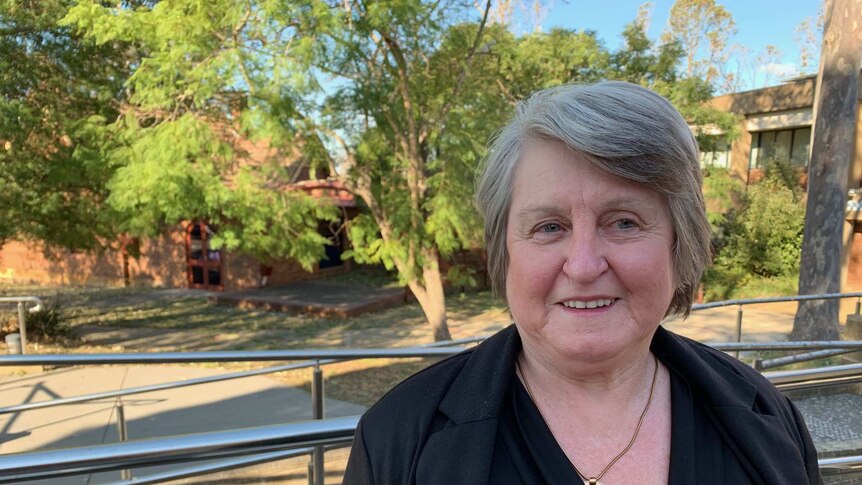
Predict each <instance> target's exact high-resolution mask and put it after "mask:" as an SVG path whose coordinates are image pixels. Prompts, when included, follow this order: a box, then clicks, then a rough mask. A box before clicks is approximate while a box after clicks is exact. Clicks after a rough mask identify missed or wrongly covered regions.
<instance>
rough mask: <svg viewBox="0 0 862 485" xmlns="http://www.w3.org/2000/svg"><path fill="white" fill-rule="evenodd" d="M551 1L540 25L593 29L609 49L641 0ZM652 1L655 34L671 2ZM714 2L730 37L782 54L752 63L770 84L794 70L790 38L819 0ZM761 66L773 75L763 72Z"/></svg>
mask: <svg viewBox="0 0 862 485" xmlns="http://www.w3.org/2000/svg"><path fill="white" fill-rule="evenodd" d="M551 1H552V2H554V3H553V4H552V6H551V9H550V10H549V12H548V15H547V16H546V17H545V21H544V22H543V28H544V30H548V29H550V28H552V27H566V28H574V29H577V30H582V29H588V30H594V31H596V32H597V34H598V37H599V38H600V39H602V40H603V41H604V42H605V45H607V46H608V47H609V48H611V49H615V48H617V47H618V46H619V44H620V42H621V39H620V33H621V32H622V30H623V27H624V26H625V24H627V23H629V22H631V21H632V20H634V18H635V16H636V15H637V11H638V7H639V6H640V5H641V4H642V3H645V2H644V0H604V1H601V0H598V1H597V0H568V1H567V2H566V3H563V0H551ZM652 3H653V10H652V22H651V25H650V29H649V35H650V38H653V39H655V38H658V37H659V36H660V35H661V33H662V32H663V31H664V28H665V25H666V24H667V19H668V14H669V12H670V8H671V6H673V3H674V1H673V0H655V1H653V2H652ZM717 3H719V4H721V5H724V7H725V8H726V9H727V10H728V11H729V12H730V13H731V14H732V15H733V18H734V20H735V21H736V26H737V29H738V32H737V34H736V36H735V38H734V41H735V42H737V43H739V44H741V45H743V46H746V47H747V48H748V49H750V50H751V51H753V52H754V53H756V52H758V51H760V50H762V49H763V48H764V47H765V46H766V45H767V44H773V45H775V46H776V47H778V49H779V50H780V51H781V53H782V58H781V59H780V61H779V62H777V63H776V64H777V65H774V66H770V67H768V68H767V67H765V66H758V67H757V71H758V79H757V80H756V84H762V83H763V82H764V81H771V82H770V84H775V83H776V82H778V81H779V80H780V77H781V76H780V74H786V72H791V71H795V70H796V67H797V65H798V62H799V50H798V48H797V46H796V44H795V43H794V41H793V37H794V29H795V28H796V26H797V25H799V23H800V22H801V21H802V20H803V19H804V18H806V17H815V18H816V16H817V10H818V7H819V4H820V1H819V0H719V1H718V2H717ZM766 71H770V72H771V74H772V75H771V76H767V75H766ZM748 77H751V76H748ZM770 77H771V79H770Z"/></svg>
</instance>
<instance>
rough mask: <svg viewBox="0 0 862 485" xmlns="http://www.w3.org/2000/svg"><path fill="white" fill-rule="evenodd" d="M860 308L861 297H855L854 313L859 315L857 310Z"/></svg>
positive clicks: (861, 307)
mask: <svg viewBox="0 0 862 485" xmlns="http://www.w3.org/2000/svg"><path fill="white" fill-rule="evenodd" d="M860 310H862V297H858V296H857V297H856V314H857V315H859V311H860Z"/></svg>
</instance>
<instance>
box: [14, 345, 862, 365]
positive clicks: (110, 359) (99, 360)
mask: <svg viewBox="0 0 862 485" xmlns="http://www.w3.org/2000/svg"><path fill="white" fill-rule="evenodd" d="M705 345H708V346H710V347H713V348H715V349H716V350H722V351H739V350H743V351H762V350H820V349H855V348H862V341H856V340H846V341H844V340H835V341H828V340H826V341H811V342H709V343H706V344H705ZM464 350H466V347H430V346H429V347H401V348H377V349H371V348H369V349H304V350H247V351H215V352H152V353H143V352H142V353H122V354H62V355H61V354H31V355H0V366H8V365H51V366H65V365H106V364H176V363H186V364H188V363H212V362H267V361H278V360H312V361H320V362H319V363H322V361H324V360H353V359H386V358H409V357H447V356H450V355H453V354H456V353H458V352H462V351H464Z"/></svg>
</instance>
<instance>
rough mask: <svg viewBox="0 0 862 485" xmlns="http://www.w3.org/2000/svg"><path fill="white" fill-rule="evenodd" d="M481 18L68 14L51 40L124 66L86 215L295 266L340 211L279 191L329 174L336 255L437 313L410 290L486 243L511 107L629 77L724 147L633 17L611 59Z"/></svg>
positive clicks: (285, 4) (229, 7)
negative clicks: (94, 201)
mask: <svg viewBox="0 0 862 485" xmlns="http://www.w3.org/2000/svg"><path fill="white" fill-rule="evenodd" d="M488 5H490V4H488ZM60 12H65V10H60ZM60 16H62V15H60ZM480 18H482V16H481V15H477V12H476V6H475V5H474V4H473V3H472V2H467V1H464V0H443V1H440V2H427V1H423V0H399V1H396V2H393V1H388V0H387V1H383V2H372V3H361V2H360V3H352V4H344V3H343V2H336V1H334V0H331V1H328V2H327V1H323V0H304V1H301V2H292V1H283V0H263V1H260V2H251V3H250V2H247V1H245V0H212V1H208V2H201V1H200V0H173V1H170V2H167V1H164V2H137V3H134V2H133V3H128V2H126V3H121V4H119V5H114V4H108V3H106V2H102V1H100V0H76V1H75V2H73V4H72V5H71V8H69V9H68V12H66V13H65V17H64V18H63V19H62V21H61V22H60V25H61V27H59V28H61V29H65V31H66V32H71V33H74V36H76V39H80V41H81V42H82V43H86V45H88V46H89V48H92V49H105V50H107V51H108V52H110V53H112V54H113V55H115V56H117V57H118V58H120V59H123V60H124V64H122V66H124V67H125V68H126V69H127V71H123V72H119V73H117V75H115V76H114V77H112V78H111V81H112V82H113V84H112V83H105V85H107V86H110V87H111V89H110V90H108V91H107V92H112V93H117V94H115V95H114V96H108V97H107V98H105V99H110V100H112V103H111V104H109V105H110V106H111V107H112V108H113V109H114V111H113V112H110V113H101V115H102V117H101V118H99V120H101V121H99V123H100V124H96V126H95V127H94V128H93V129H92V130H91V131H92V133H93V134H94V135H93V136H94V137H95V139H98V140H99V141H100V142H101V143H97V144H95V146H94V148H93V150H92V151H91V152H87V153H91V155H92V159H94V160H100V161H101V163H98V164H96V165H97V166H98V167H100V168H101V169H102V170H104V174H102V175H103V177H102V179H101V180H102V181H103V182H102V185H101V186H100V187H101V192H100V193H101V194H102V197H101V199H100V202H101V203H102V205H103V206H104V207H106V208H107V209H109V211H111V212H112V213H115V214H116V215H117V217H115V218H113V219H112V220H113V221H117V222H116V226H115V227H117V228H118V229H119V230H122V231H126V232H128V233H130V234H131V235H133V236H136V235H152V234H155V233H157V232H158V231H159V230H160V229H161V228H163V227H164V226H165V225H168V224H173V223H175V222H177V221H178V220H184V219H185V220H206V221H207V222H208V223H209V224H211V225H213V226H218V234H217V235H216V237H215V238H214V239H213V244H214V245H216V246H223V247H227V248H230V249H238V250H243V251H247V252H250V253H252V254H254V255H255V256H257V257H258V258H260V259H262V260H263V261H270V260H272V259H277V258H282V257H285V256H289V257H291V258H294V259H297V260H299V261H300V262H302V263H303V264H304V265H306V266H308V265H310V264H312V263H313V262H314V261H315V260H316V259H318V258H319V257H320V256H321V255H322V252H323V244H324V239H323V238H322V237H321V236H319V235H318V234H317V225H318V223H319V220H320V219H324V220H334V219H335V217H336V216H337V212H336V211H335V210H334V208H332V207H329V206H326V205H321V204H318V203H316V202H315V201H312V200H310V199H309V198H308V197H305V196H303V195H301V194H299V193H296V192H291V191H290V190H289V186H290V183H291V182H293V181H295V180H296V176H297V174H299V173H300V172H301V171H302V170H304V169H310V170H312V171H313V170H316V169H324V170H325V171H326V172H327V173H328V175H329V176H331V177H333V178H336V179H338V180H339V181H340V182H341V183H343V184H344V185H345V186H346V187H348V188H349V189H351V190H352V191H353V192H354V193H355V194H356V195H357V196H358V197H359V198H360V199H361V200H362V203H363V204H364V209H366V212H365V213H363V214H362V215H360V216H359V217H358V218H356V219H355V220H353V221H352V222H350V227H349V231H350V236H351V240H352V242H353V248H352V250H350V251H348V252H347V253H346V254H345V256H349V257H353V258H354V259H355V260H356V261H358V262H362V263H382V264H383V265H385V266H386V267H387V268H388V269H396V270H397V271H398V272H399V275H400V277H401V280H402V281H403V282H405V283H408V284H409V285H410V287H411V290H412V291H413V293H414V295H416V296H417V298H418V299H419V300H420V302H421V303H423V307H424V308H432V307H434V308H437V309H439V308H442V307H444V303H443V302H442V301H435V302H430V298H432V297H430V296H429V297H428V298H424V297H423V294H425V295H432V294H434V295H442V291H437V290H438V288H431V289H429V288H427V285H429V284H430V285H438V286H439V282H438V280H439V277H438V276H439V268H438V264H439V260H440V259H441V258H444V259H445V258H447V257H450V256H452V255H454V254H456V253H457V252H458V251H459V250H462V249H464V248H471V247H475V246H477V245H479V244H480V241H481V221H480V220H479V216H478V214H477V212H476V211H475V209H474V208H473V205H472V204H471V203H470V202H469V201H470V200H471V199H472V192H473V180H474V178H475V171H476V168H477V166H478V164H479V161H480V160H481V159H482V157H483V156H484V155H485V146H486V144H487V141H488V139H489V138H490V137H491V136H492V134H493V131H494V130H496V129H498V128H499V127H500V126H502V125H503V123H504V122H505V120H506V119H507V118H508V117H509V116H510V113H511V110H512V107H513V104H514V103H515V102H517V101H519V100H521V99H523V98H524V97H525V96H527V95H529V94H530V93H532V92H534V91H535V90H537V89H541V88H545V87H549V86H555V85H559V84H562V83H566V82H573V81H574V82H592V81H597V80H601V79H606V78H618V79H626V80H629V81H632V82H637V83H641V84H644V85H646V86H650V87H652V88H654V89H656V90H658V91H659V92H661V93H663V94H665V95H666V96H668V97H669V98H670V99H671V100H672V102H673V103H674V104H675V105H676V106H677V107H678V108H679V109H680V110H681V111H682V112H683V113H684V114H686V115H687V116H689V117H690V118H691V119H692V121H693V122H694V123H696V124H698V125H707V124H711V125H716V126H719V127H720V128H724V129H726V131H728V132H730V133H732V129H733V125H734V124H735V119H733V118H732V116H729V115H721V114H718V113H717V112H715V111H714V110H711V109H708V108H704V107H703V106H702V104H703V102H704V101H705V100H707V99H708V98H709V97H710V96H711V94H712V91H711V89H710V87H709V85H708V84H705V83H703V82H699V81H698V80H696V79H693V78H686V79H682V80H679V79H677V73H676V69H677V66H678V63H679V60H680V58H681V57H682V55H683V52H682V50H681V49H680V44H679V42H665V43H663V44H662V45H659V46H656V45H654V43H653V42H652V41H651V40H650V39H649V38H648V37H647V35H646V25H647V19H646V14H644V13H643V11H642V13H641V14H640V15H639V17H638V19H637V20H636V21H635V22H634V23H632V24H631V25H630V26H628V27H627V28H626V31H625V32H624V33H623V35H624V38H625V40H626V46H625V47H624V48H622V49H620V50H618V51H617V52H610V51H609V50H608V49H607V48H606V47H605V46H604V45H603V44H602V43H601V42H600V41H599V40H598V39H597V38H596V35H595V33H593V32H577V31H573V30H565V29H554V30H552V31H550V32H547V33H532V34H528V35H524V36H520V37H517V36H515V35H514V34H512V33H511V32H509V31H507V30H506V29H505V28H503V27H501V26H499V25H485V24H484V23H483V22H481V21H480V20H479V19H480ZM96 59H98V58H96ZM84 63H85V64H93V63H92V62H84ZM79 119H80V118H79ZM87 119H91V120H94V121H95V120H97V118H87ZM96 128H98V129H100V130H101V132H98V130H96ZM261 153H264V154H265V155H263V156H261ZM449 276H450V277H451V278H454V279H455V280H458V281H464V282H469V281H470V279H471V277H470V275H469V274H468V273H464V272H463V271H462V270H460V269H459V270H455V271H454V272H453V273H452V274H450V275H449ZM426 290H427V291H426ZM433 298H441V297H440V296H436V297H433ZM435 318H437V321H438V322H440V321H441V318H440V316H439V314H438V316H437V317H435ZM442 320H443V321H445V317H443V318H442Z"/></svg>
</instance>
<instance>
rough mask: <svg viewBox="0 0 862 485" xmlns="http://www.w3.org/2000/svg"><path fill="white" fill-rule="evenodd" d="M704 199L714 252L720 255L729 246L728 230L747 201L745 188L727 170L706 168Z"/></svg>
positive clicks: (704, 173)
mask: <svg viewBox="0 0 862 485" xmlns="http://www.w3.org/2000/svg"><path fill="white" fill-rule="evenodd" d="M703 197H704V201H705V203H706V217H707V220H709V225H710V229H711V230H712V247H713V251H714V253H718V252H720V251H721V249H722V248H723V247H724V246H725V245H726V244H727V238H728V237H729V233H728V230H729V228H730V227H731V226H732V223H733V220H734V218H735V217H736V214H737V211H738V210H739V208H740V207H741V206H742V204H743V201H744V199H745V186H744V185H743V184H742V181H741V180H739V179H738V178H736V177H734V176H732V175H731V174H730V172H729V171H728V170H727V169H725V168H721V167H705V168H704V170H703Z"/></svg>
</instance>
